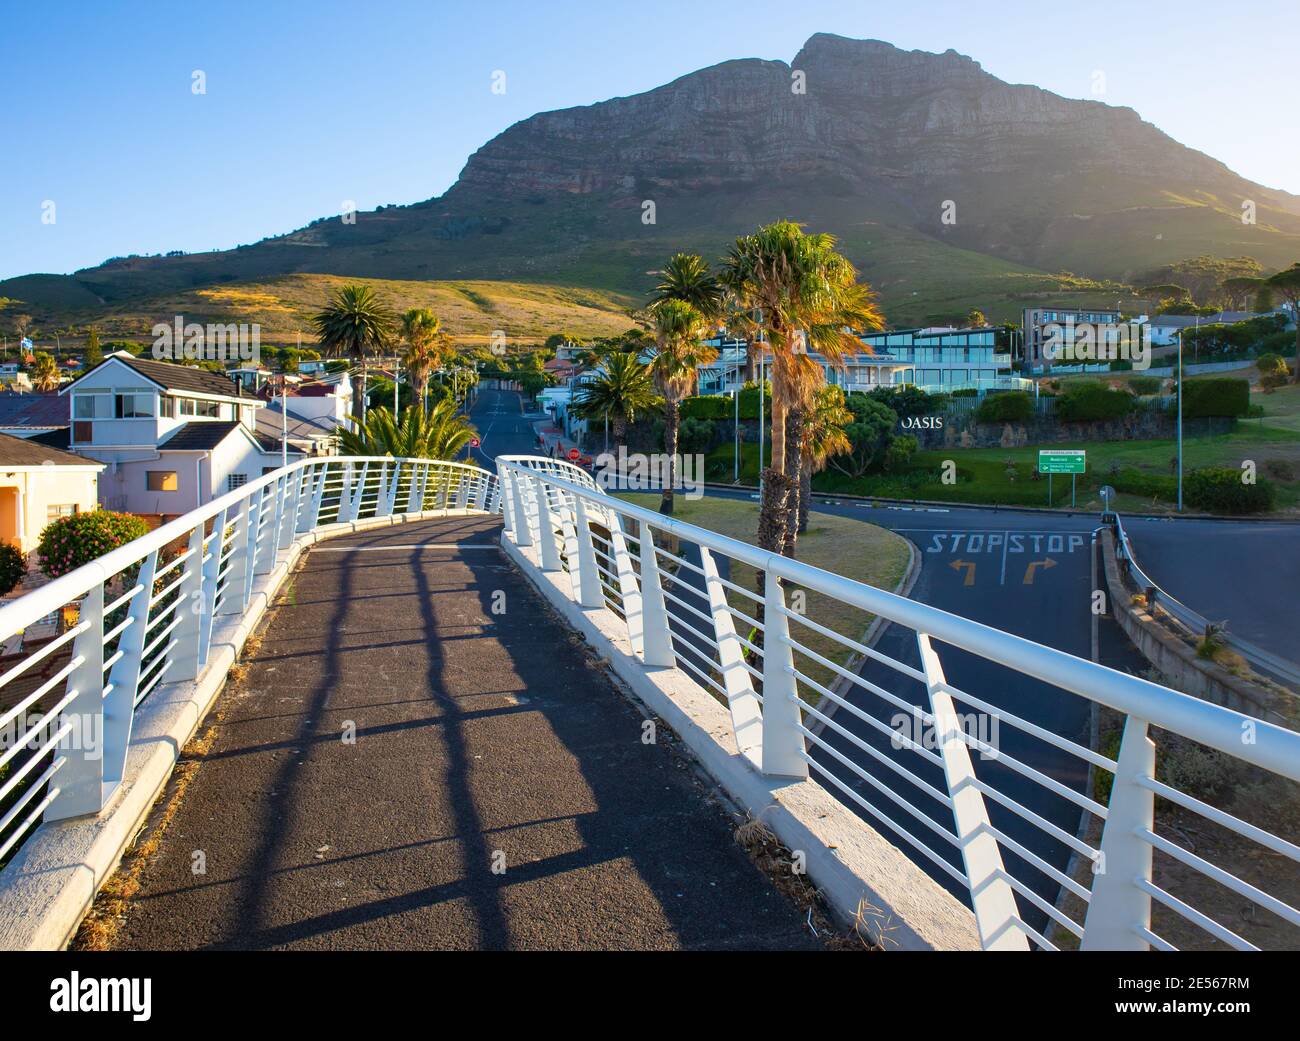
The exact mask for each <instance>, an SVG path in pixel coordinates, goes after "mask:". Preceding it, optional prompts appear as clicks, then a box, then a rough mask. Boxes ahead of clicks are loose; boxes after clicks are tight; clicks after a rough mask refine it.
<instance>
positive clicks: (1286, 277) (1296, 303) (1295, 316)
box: [1266, 264, 1300, 383]
mask: <svg viewBox="0 0 1300 1041" xmlns="http://www.w3.org/2000/svg"><path fill="white" fill-rule="evenodd" d="M1266 283H1267V286H1268V288H1270V289H1276V290H1277V291H1278V292H1279V293H1280V294H1282V299H1284V300H1285V301H1286V302H1287V303H1288V304H1290V305H1291V319H1292V321H1294V322H1295V375H1294V376H1293V377H1292V382H1294V383H1300V264H1292V265H1291V266H1290V267H1289V268H1286V269H1285V270H1283V271H1279V272H1278V273H1277V274H1276V275H1273V276H1271V277H1270V278H1268V279H1266Z"/></svg>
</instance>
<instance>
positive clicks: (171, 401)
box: [158, 397, 176, 419]
mask: <svg viewBox="0 0 1300 1041" xmlns="http://www.w3.org/2000/svg"><path fill="white" fill-rule="evenodd" d="M158 415H160V416H162V418H163V419H175V418H176V399H175V398H168V397H161V398H159V399H158Z"/></svg>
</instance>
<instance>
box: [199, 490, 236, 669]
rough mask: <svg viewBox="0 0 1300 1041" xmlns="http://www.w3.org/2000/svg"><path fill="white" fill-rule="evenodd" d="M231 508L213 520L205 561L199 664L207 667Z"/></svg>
mask: <svg viewBox="0 0 1300 1041" xmlns="http://www.w3.org/2000/svg"><path fill="white" fill-rule="evenodd" d="M229 516H230V507H227V508H226V509H224V510H222V511H221V513H219V514H218V515H217V516H216V517H214V518H212V536H211V543H212V544H211V548H210V549H209V550H208V553H207V559H206V560H204V561H203V580H202V586H201V589H202V592H203V612H202V614H201V615H200V624H199V664H200V665H206V664H207V661H208V650H209V648H210V647H211V646H212V624H213V621H214V620H215V616H216V612H217V584H218V582H219V580H220V577H221V550H222V546H223V543H224V541H225V535H226V524H227V518H228V517H229Z"/></svg>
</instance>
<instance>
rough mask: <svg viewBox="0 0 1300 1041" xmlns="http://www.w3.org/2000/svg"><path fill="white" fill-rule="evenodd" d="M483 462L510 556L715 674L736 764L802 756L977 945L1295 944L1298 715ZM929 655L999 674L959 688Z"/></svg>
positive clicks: (663, 650) (711, 682) (575, 485)
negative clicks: (1102, 661)
mask: <svg viewBox="0 0 1300 1041" xmlns="http://www.w3.org/2000/svg"><path fill="white" fill-rule="evenodd" d="M497 463H498V476H499V478H500V487H501V493H502V501H503V512H504V517H505V526H506V537H507V538H509V539H510V540H512V541H513V542H514V543H515V545H516V546H518V547H521V548H525V547H530V549H529V550H528V552H527V553H526V554H525V556H526V557H528V558H530V559H535V560H536V562H537V563H536V566H538V567H540V568H541V570H543V571H547V572H554V573H567V575H568V578H569V579H570V581H569V582H568V583H567V584H566V583H562V588H564V587H565V586H566V585H567V592H568V594H569V595H570V596H571V597H572V599H573V600H574V601H575V602H576V603H577V604H579V605H581V606H582V607H583V608H585V609H589V610H593V611H607V612H611V613H612V614H613V615H614V616H615V617H616V618H617V619H619V624H620V625H625V626H626V631H627V636H628V641H629V643H630V645H631V647H632V648H633V650H634V652H635V654H636V656H637V658H638V659H639V661H640V662H641V663H642V664H643V665H644V666H646V667H653V668H664V667H675V668H678V669H681V670H682V671H683V672H684V673H687V674H689V675H690V676H692V677H693V678H694V679H695V681H696V682H698V683H699V684H700V685H701V686H703V687H705V688H706V689H708V690H710V691H711V692H713V694H714V695H715V696H716V697H717V698H718V699H719V700H720V701H721V702H722V703H724V704H725V705H726V706H728V708H729V709H730V714H731V719H732V725H733V729H734V733H735V738H736V743H737V746H738V748H739V750H740V752H741V753H742V754H743V755H744V756H745V757H746V758H747V760H748V761H749V763H750V764H751V765H752V767H753V768H754V769H755V770H758V771H761V772H762V773H764V774H767V775H773V776H778V777H790V778H799V779H802V778H809V777H810V776H811V777H812V778H813V779H815V780H817V781H818V782H820V783H821V784H823V785H824V786H825V787H826V788H827V789H828V790H830V791H832V792H835V793H836V794H838V795H839V797H840V798H841V799H842V800H843V801H845V802H846V803H847V804H849V805H850V806H852V807H854V808H855V809H857V810H858V812H859V813H860V815H862V816H863V817H865V818H866V819H867V820H869V821H870V822H871V823H872V824H873V825H874V826H876V827H877V828H878V829H879V830H880V831H881V832H882V833H884V834H886V835H889V836H891V838H892V839H893V840H896V842H897V844H898V845H900V846H901V847H902V848H904V849H907V850H908V851H909V853H910V854H911V855H913V856H914V859H917V860H918V862H919V863H921V864H922V865H923V866H924V867H926V868H927V870H929V871H930V872H931V874H932V875H934V876H935V877H937V878H938V879H939V880H940V881H943V882H945V883H946V884H947V885H949V887H950V888H953V889H954V890H955V891H957V892H959V893H960V894H962V895H963V896H964V897H965V898H966V899H967V900H968V902H969V905H970V906H971V907H972V908H973V910H974V913H975V920H976V926H977V928H978V931H979V934H980V939H981V942H982V943H983V945H984V947H985V948H986V949H995V948H997V949H1027V948H1038V949H1052V950H1055V949H1058V948H1059V947H1062V946H1079V947H1082V948H1083V949H1122V950H1147V949H1150V948H1152V947H1155V948H1159V949H1174V947H1175V944H1174V943H1173V942H1172V941H1171V940H1170V939H1169V938H1168V937H1167V936H1162V935H1160V934H1159V933H1158V931H1157V927H1159V928H1164V929H1166V931H1168V932H1169V933H1170V934H1171V935H1176V936H1178V937H1179V938H1185V937H1186V936H1187V935H1190V936H1192V937H1194V939H1189V940H1187V939H1185V942H1186V943H1187V944H1190V945H1192V946H1196V945H1204V943H1206V942H1207V940H1206V937H1207V936H1208V938H1209V940H1208V942H1209V943H1210V945H1214V944H1222V945H1226V946H1229V947H1234V948H1239V949H1255V948H1257V947H1258V946H1261V944H1262V942H1263V940H1262V939H1261V937H1271V938H1273V939H1274V940H1275V941H1276V942H1275V945H1277V946H1292V947H1293V946H1295V944H1296V939H1295V938H1296V937H1297V936H1298V935H1300V933H1297V931H1296V930H1297V928H1300V912H1298V911H1297V910H1296V908H1295V907H1294V906H1292V905H1291V903H1288V902H1287V899H1288V898H1290V899H1292V900H1294V893H1295V892H1296V891H1297V880H1298V879H1300V874H1297V870H1296V866H1297V864H1300V847H1297V845H1296V844H1295V839H1296V838H1297V835H1296V834H1295V828H1296V824H1295V822H1296V821H1297V819H1298V815H1297V807H1300V800H1297V798H1296V788H1295V782H1296V781H1298V780H1300V733H1296V732H1294V731H1291V730H1287V729H1283V728H1280V727H1277V726H1274V725H1271V724H1269V723H1266V722H1263V721H1260V720H1256V719H1253V718H1250V717H1247V716H1244V715H1242V714H1241V713H1238V712H1234V711H1231V710H1229V709H1226V708H1222V707H1220V706H1217V705H1214V704H1211V703H1208V702H1205V701H1201V700H1198V699H1196V698H1192V697H1189V696H1187V695H1184V694H1181V693H1178V692H1176V691H1173V690H1170V689H1168V688H1166V687H1164V686H1161V685H1159V684H1157V683H1152V682H1149V681H1147V680H1145V679H1142V678H1139V677H1137V676H1133V675H1129V674H1126V673H1121V672H1117V671H1115V670H1112V669H1108V668H1105V667H1103V666H1101V665H1097V664H1094V663H1092V662H1089V661H1085V660H1083V659H1080V658H1077V657H1074V656H1072V655H1070V654H1066V653H1063V652H1061V651H1058V650H1055V649H1052V648H1050V647H1045V646H1042V645H1039V644H1035V643H1032V642H1030V641H1028V640H1025V639H1021V638H1019V637H1017V636H1013V635H1011V634H1009V633H1006V632H1002V631H1000V630H998V629H993V628H990V627H988V626H985V625H981V624H978V623H976V622H972V621H970V620H968V619H965V618H962V617H959V616H957V615H953V614H949V613H947V612H944V611H941V610H938V609H935V608H932V607H928V606H926V605H924V604H920V603H917V602H915V601H912V600H908V599H905V598H903V597H900V596H896V595H894V594H891V593H888V592H884V591H882V590H880V589H876V588H874V587H872V586H869V585H865V584H863V583H859V582H855V581H851V580H849V579H846V578H843V577H840V576H838V575H835V574H831V573H829V572H826V571H823V570H820V569H819V568H815V567H811V566H809V565H807V564H803V563H800V562H798V561H795V560H791V559H788V558H786V557H783V556H780V555H776V554H770V553H766V552H763V551H761V550H759V549H757V548H756V547H754V546H752V545H749V544H748V543H743V542H739V541H737V540H735V539H731V538H727V537H725V536H722V535H718V534H715V533H713V532H710V531H706V530H704V529H702V528H699V527H695V526H693V525H690V524H685V523H682V522H680V521H676V520H673V519H671V518H668V517H664V516H662V515H660V514H658V513H656V512H653V511H651V510H647V509H643V508H640V507H638V506H635V505H632V504H631V503H628V502H626V501H624V500H622V499H618V498H615V497H612V496H608V495H606V494H605V493H604V492H603V491H602V490H601V489H599V488H597V487H595V485H594V483H593V482H592V480H591V478H590V477H589V476H588V475H587V474H586V473H585V472H583V471H580V470H578V469H577V468H575V467H568V466H567V464H559V463H556V462H555V461H553V460H542V459H529V458H525V457H505V458H499V459H498V460H497ZM845 552H846V553H849V552H854V547H852V546H845ZM742 575H743V577H742ZM1080 595H1082V594H1080ZM845 611H849V612H854V611H856V612H857V613H858V614H857V618H858V619H859V621H858V622H857V623H854V624H858V625H862V626H865V623H866V621H867V620H869V619H870V618H871V617H873V616H880V617H882V618H884V619H887V620H888V621H889V622H891V623H893V625H895V626H899V627H903V628H904V629H905V630H910V631H911V632H912V633H913V634H915V635H914V639H915V644H914V645H913V646H914V648H915V651H916V657H915V659H914V661H915V664H911V663H909V662H908V661H903V660H899V659H897V658H893V657H890V656H888V655H886V654H883V653H882V652H881V651H879V650H877V649H875V648H874V647H868V646H866V645H864V644H863V643H861V642H859V640H857V639H854V638H853V635H852V631H851V632H850V633H848V634H846V633H845V631H844V630H845V629H846V627H847V626H846V624H845V623H844V621H843V618H842V617H841V616H842V615H843V614H844V612H845ZM819 616H820V617H819ZM1081 624H1082V623H1081ZM853 631H856V632H857V633H861V632H862V631H863V629H862V628H857V629H856V630H853ZM954 649H955V650H954ZM989 663H992V666H990V664H989ZM945 664H947V665H948V667H949V671H951V672H952V673H953V674H954V675H957V674H959V673H962V674H967V675H974V676H977V677H980V676H989V675H991V674H992V675H996V676H1006V677H1007V678H1009V679H1011V680H1014V681H1015V682H1014V683H1003V682H1002V681H1001V680H1000V679H996V680H994V681H992V682H986V683H985V685H984V686H982V687H981V689H980V690H978V691H977V692H976V691H968V690H964V689H961V688H959V687H957V686H955V685H954V684H953V683H951V682H949V681H948V679H947V678H946V675H945ZM999 670H1005V671H999ZM968 685H969V684H968ZM1012 688H1014V689H1016V690H1018V691H1020V692H1021V695H1020V700H1019V701H1016V702H1015V708H1014V709H1013V708H1011V707H1008V705H1007V704H1006V701H1007V700H1008V698H1007V696H1006V695H1007V691H1008V690H1010V689H1012ZM1026 690H1028V691H1029V692H1030V694H1029V695H1028V696H1027V697H1026V696H1025V695H1024V692H1025V691H1026ZM1080 699H1081V700H1080ZM891 712H892V713H893V721H892V723H891V721H890V719H889V714H890V713H891ZM963 715H964V716H965V720H966V721H969V720H970V719H971V718H973V717H974V718H978V719H979V720H981V721H982V722H983V723H985V724H988V725H989V726H988V728H987V729H985V730H980V729H979V728H974V729H975V730H976V732H975V733H971V732H970V731H971V729H973V728H971V727H970V726H968V725H967V722H964V721H963ZM1065 716H1068V717H1069V719H1070V720H1072V722H1070V723H1069V725H1068V727H1065V726H1062V727H1057V728H1056V729H1054V726H1053V723H1052V721H1053V720H1054V719H1057V718H1065ZM900 719H902V720H908V721H911V722H913V723H914V724H915V725H916V729H911V730H909V729H908V728H902V727H900V726H899V725H898V721H899V720H900ZM1106 726H1108V727H1109V732H1110V734H1111V735H1112V743H1113V744H1114V745H1117V748H1116V747H1108V746H1107V745H1106V744H1105V743H1104V742H1102V741H1101V740H1099V739H1098V738H1097V736H1096V735H1098V734H1099V733H1101V732H1102V731H1103V729H1105V727H1106ZM1057 729H1066V730H1067V731H1068V732H1065V733H1060V732H1057ZM990 731H991V732H992V733H995V734H996V735H998V737H997V739H996V740H993V739H991V738H990V736H989V733H990ZM1184 746H1186V747H1184ZM1158 748H1159V750H1160V754H1161V756H1162V757H1167V758H1168V760H1169V761H1168V762H1165V763H1160V762H1158V761H1157V750H1158ZM1187 749H1193V750H1195V754H1196V755H1199V756H1200V757H1201V758H1200V759H1198V760H1196V761H1197V762H1205V761H1212V762H1218V759H1216V758H1215V757H1219V758H1222V757H1228V758H1227V759H1226V760H1225V761H1227V762H1231V763H1235V764H1237V766H1238V767H1240V768H1241V769H1245V770H1247V771H1248V772H1249V774H1250V783H1251V784H1259V785H1261V786H1262V785H1272V786H1274V787H1273V788H1267V789H1265V788H1261V789H1260V790H1261V791H1265V790H1266V791H1268V792H1270V793H1272V794H1271V795H1270V797H1269V798H1268V799H1264V800H1262V801H1264V802H1270V801H1273V802H1279V801H1280V802H1281V803H1283V804H1285V805H1283V806H1282V807H1281V809H1282V810H1283V811H1284V812H1282V813H1281V814H1279V815H1277V816H1275V817H1268V819H1267V820H1263V821H1261V822H1256V823H1252V822H1249V821H1247V820H1245V819H1242V818H1241V817H1239V816H1237V815H1235V814H1233V813H1231V812H1228V811H1227V810H1225V809H1224V808H1223V805H1224V804H1226V803H1229V802H1230V800H1231V798H1232V797H1233V796H1234V792H1232V791H1229V792H1227V794H1226V796H1225V795H1224V793H1223V792H1222V791H1219V792H1218V793H1217V794H1214V795H1209V794H1206V793H1205V792H1201V793H1200V794H1192V793H1191V792H1189V791H1188V790H1187V789H1188V788H1193V789H1195V790H1197V791H1198V792H1199V791H1200V789H1199V788H1198V787H1197V783H1196V777H1195V773H1194V771H1190V770H1188V769H1180V770H1172V769H1171V765H1170V764H1172V763H1175V760H1177V762H1182V761H1183V760H1182V759H1178V758H1177V757H1178V756H1182V755H1184V754H1193V753H1190V752H1187ZM1107 752H1109V753H1110V754H1107ZM1106 782H1109V783H1108V785H1107V783H1106ZM1180 785H1181V786H1180ZM1202 795H1204V797H1202ZM1266 816H1267V815H1266ZM1191 821H1195V822H1196V823H1195V824H1192V823H1189V822H1191ZM1193 834H1194V835H1195V836H1196V837H1195V838H1193ZM1157 852H1158V853H1159V854H1160V859H1159V861H1158V862H1157V861H1156V858H1155V854H1156V853H1157ZM1225 853H1226V854H1227V859H1228V860H1229V861H1230V863H1231V864H1233V865H1236V866H1237V869H1236V870H1231V869H1229V868H1227V867H1224V866H1222V865H1221V864H1219V863H1216V862H1215V854H1220V855H1222V854H1225ZM1220 859H1222V858H1220ZM1270 883H1277V886H1276V888H1280V889H1281V891H1282V894H1283V895H1277V894H1274V893H1270V892H1268V891H1266V890H1267V889H1268V888H1269V885H1270ZM1153 905H1154V907H1155V909H1156V925H1153ZM1266 920H1267V923H1268V926H1267V928H1264V929H1262V930H1260V929H1255V928H1254V926H1256V925H1260V924H1262V923H1264V922H1265V921H1266ZM1160 923H1164V925H1161V924H1160ZM1243 933H1249V934H1251V936H1253V937H1254V939H1249V938H1247V937H1246V936H1243V935H1242V934H1243ZM1256 940H1259V941H1260V942H1255V941H1256Z"/></svg>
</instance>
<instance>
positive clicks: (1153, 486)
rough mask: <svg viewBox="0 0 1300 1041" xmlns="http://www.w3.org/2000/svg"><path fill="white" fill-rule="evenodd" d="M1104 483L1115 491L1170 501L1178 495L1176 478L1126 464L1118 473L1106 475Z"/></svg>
mask: <svg viewBox="0 0 1300 1041" xmlns="http://www.w3.org/2000/svg"><path fill="white" fill-rule="evenodd" d="M1106 483H1107V484H1109V485H1111V486H1112V487H1113V488H1114V489H1115V490H1116V491H1117V492H1124V493H1126V494H1128V495H1143V496H1147V497H1149V498H1153V499H1155V498H1160V499H1164V500H1165V501H1166V502H1172V501H1173V500H1174V499H1176V498H1177V497H1178V478H1177V477H1166V476H1165V475H1163V474H1149V473H1146V472H1144V471H1142V470H1137V469H1134V468H1133V467H1131V466H1126V467H1124V468H1123V469H1122V470H1120V471H1119V472H1118V473H1115V474H1111V475H1110V476H1108V477H1107V479H1106Z"/></svg>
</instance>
